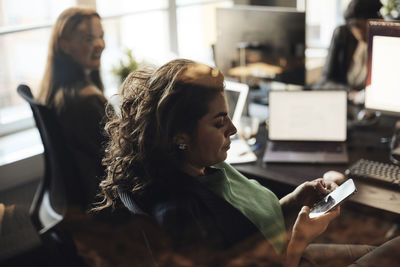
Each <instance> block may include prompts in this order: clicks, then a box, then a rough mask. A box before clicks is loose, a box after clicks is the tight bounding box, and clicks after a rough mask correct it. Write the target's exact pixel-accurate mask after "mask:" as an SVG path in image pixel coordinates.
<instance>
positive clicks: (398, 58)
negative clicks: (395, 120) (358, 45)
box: [365, 20, 400, 116]
mask: <svg viewBox="0 0 400 267" xmlns="http://www.w3.org/2000/svg"><path fill="white" fill-rule="evenodd" d="M399 51H400V22H399V21H398V22H395V21H382V20H379V21H370V22H369V40H368V76H367V83H366V88H365V108H367V109H371V110H376V111H381V112H384V113H387V114H392V115H396V116H400V79H399V75H400V72H399V62H400V52H399Z"/></svg>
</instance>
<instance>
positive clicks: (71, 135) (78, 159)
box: [56, 95, 106, 206]
mask: <svg viewBox="0 0 400 267" xmlns="http://www.w3.org/2000/svg"><path fill="white" fill-rule="evenodd" d="M105 104H106V102H105V100H104V99H103V98H101V97H100V96H97V95H90V96H84V97H82V96H79V95H76V96H68V97H66V98H65V101H64V103H63V105H59V106H57V110H56V112H57V115H58V118H59V121H60V124H61V127H62V128H63V132H64V133H65V138H66V142H67V143H68V147H69V148H70V150H71V153H72V156H73V160H74V164H75V165H76V167H77V169H78V173H79V179H77V181H79V184H78V185H76V186H79V188H81V189H82V191H83V194H84V196H82V198H83V199H84V200H83V201H84V202H85V203H83V206H85V205H89V204H91V203H93V202H94V200H95V195H96V194H97V193H98V190H99V182H100V181H101V179H102V178H103V177H104V174H105V169H104V167H103V166H102V164H101V161H102V158H103V155H104V147H103V146H104V143H105V140H106V137H105V135H104V121H105Z"/></svg>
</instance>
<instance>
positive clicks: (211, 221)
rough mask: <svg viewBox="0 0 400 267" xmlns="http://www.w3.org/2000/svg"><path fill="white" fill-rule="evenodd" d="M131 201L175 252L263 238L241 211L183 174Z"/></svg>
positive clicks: (221, 247)
mask: <svg viewBox="0 0 400 267" xmlns="http://www.w3.org/2000/svg"><path fill="white" fill-rule="evenodd" d="M125 192H127V191H125ZM128 194H130V193H128ZM120 195H121V194H120ZM130 198H131V199H132V200H133V201H134V203H136V204H137V205H138V206H139V207H140V208H141V209H142V210H144V211H145V212H146V213H147V214H149V215H150V216H152V217H153V218H155V220H156V221H157V222H158V224H159V225H161V227H162V228H163V229H164V230H165V231H166V232H167V233H168V234H169V236H170V237H171V239H172V241H173V243H174V245H175V247H176V248H182V247H188V246H189V247H193V246H198V245H205V246H207V247H208V248H214V249H217V250H218V249H221V250H223V249H226V248H229V247H231V246H233V245H235V244H238V243H239V242H241V241H244V240H245V239H246V238H249V237H253V236H254V235H256V234H258V235H260V236H261V233H260V232H259V230H258V229H257V227H256V226H255V225H254V224H253V223H252V222H251V221H250V220H249V219H247V217H245V216H244V215H243V214H242V213H241V212H240V211H238V210H237V209H235V208H234V207H233V206H232V205H230V204H229V203H228V202H227V201H225V200H224V199H222V198H221V197H219V196H217V195H216V194H214V193H213V192H212V191H210V190H209V189H208V188H206V187H205V186H204V185H202V184H201V183H200V182H198V181H197V180H196V179H195V178H193V177H191V176H188V175H186V174H184V173H182V172H175V173H174V174H170V175H168V177H166V179H165V180H164V181H163V182H162V183H161V182H160V183H159V184H157V185H152V186H151V187H148V188H147V189H146V192H145V193H144V194H141V195H139V196H137V195H135V196H133V195H132V194H130ZM123 202H124V204H125V205H126V202H125V201H123Z"/></svg>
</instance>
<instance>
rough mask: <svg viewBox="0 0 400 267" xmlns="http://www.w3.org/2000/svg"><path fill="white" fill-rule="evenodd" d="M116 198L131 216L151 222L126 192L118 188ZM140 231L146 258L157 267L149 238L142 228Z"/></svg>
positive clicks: (147, 215) (148, 216)
mask: <svg viewBox="0 0 400 267" xmlns="http://www.w3.org/2000/svg"><path fill="white" fill-rule="evenodd" d="M118 196H119V198H120V200H121V202H122V204H123V205H124V206H125V207H126V208H127V209H128V210H129V211H130V212H131V213H132V214H133V215H135V216H138V217H144V218H145V219H149V220H152V219H151V218H150V217H151V216H150V215H149V214H147V213H146V212H144V211H143V210H142V209H141V208H140V207H139V205H138V204H137V203H136V201H135V200H134V198H133V196H132V194H131V193H130V192H129V191H128V190H124V189H122V188H120V187H118ZM140 231H141V234H142V237H143V241H144V244H145V246H146V248H147V251H148V254H149V255H148V256H149V261H150V264H151V265H152V266H158V264H157V261H156V259H155V257H154V253H153V249H152V246H151V244H150V241H149V237H148V235H147V234H146V231H145V230H144V229H143V227H141V229H140Z"/></svg>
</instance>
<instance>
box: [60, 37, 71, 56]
mask: <svg viewBox="0 0 400 267" xmlns="http://www.w3.org/2000/svg"><path fill="white" fill-rule="evenodd" d="M60 48H61V51H63V52H64V53H65V54H70V47H69V42H68V41H67V40H65V39H61V40H60Z"/></svg>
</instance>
